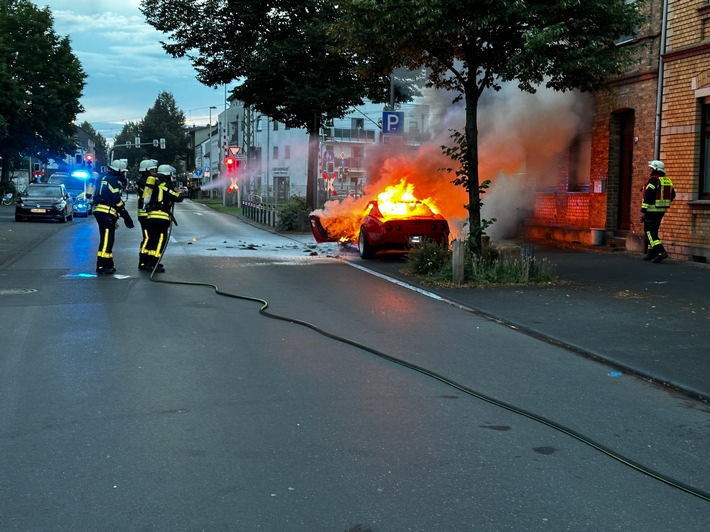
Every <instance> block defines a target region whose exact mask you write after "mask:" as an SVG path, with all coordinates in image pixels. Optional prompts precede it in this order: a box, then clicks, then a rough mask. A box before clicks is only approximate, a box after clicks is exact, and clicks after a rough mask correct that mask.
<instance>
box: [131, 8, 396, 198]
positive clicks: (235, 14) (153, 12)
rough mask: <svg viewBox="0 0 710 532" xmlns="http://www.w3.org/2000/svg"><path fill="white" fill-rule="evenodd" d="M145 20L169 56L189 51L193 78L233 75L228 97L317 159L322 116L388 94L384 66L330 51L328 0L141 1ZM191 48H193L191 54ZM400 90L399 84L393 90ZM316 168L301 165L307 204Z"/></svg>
mask: <svg viewBox="0 0 710 532" xmlns="http://www.w3.org/2000/svg"><path fill="white" fill-rule="evenodd" d="M141 11H142V12H143V14H144V15H145V16H146V19H147V21H148V23H149V24H151V25H152V26H154V27H155V28H156V29H158V30H160V31H163V32H165V33H167V34H169V36H170V42H169V43H168V42H163V48H164V49H165V50H166V52H168V53H169V54H171V55H172V56H173V57H184V56H188V57H190V59H191V61H192V64H193V66H194V67H195V69H196V70H197V72H198V74H197V79H198V80H199V81H201V82H202V83H204V84H205V85H208V86H216V85H219V84H222V83H225V84H226V83H231V82H232V81H234V80H240V84H239V85H238V86H237V87H236V88H235V89H234V91H233V95H234V96H235V97H236V98H238V99H240V100H241V101H243V102H244V104H245V105H246V106H248V107H253V108H254V109H256V110H257V111H258V112H260V113H263V114H265V115H267V116H270V117H271V118H273V119H274V120H277V121H279V122H282V123H284V124H286V125H288V126H290V127H302V128H305V129H306V130H307V131H308V134H309V139H310V144H309V145H310V151H309V158H310V160H311V161H315V160H317V154H318V135H319V132H320V128H321V124H322V122H323V120H327V119H330V118H336V117H342V116H344V115H345V114H346V112H347V110H348V109H350V108H352V107H353V106H357V105H360V104H362V99H363V97H369V98H370V99H371V100H373V101H377V102H381V101H387V100H388V99H389V90H390V81H389V72H387V73H385V74H384V75H381V76H370V78H369V81H367V82H366V81H365V80H363V79H362V78H360V77H359V76H358V74H357V71H356V66H357V58H356V57H355V56H353V55H352V54H351V53H349V52H348V51H347V50H345V51H342V52H337V51H336V48H337V44H338V36H337V35H335V34H334V35H329V34H328V33H327V31H326V29H327V28H328V27H330V26H331V25H333V24H336V23H337V21H338V20H339V17H340V13H339V11H338V7H337V5H336V4H335V3H334V2H332V1H328V0H299V1H293V0H273V1H265V0H244V1H241V2H239V6H238V9H236V8H235V2H232V1H229V0H212V1H210V2H201V3H197V2H193V1H192V0H142V1H141ZM195 51H196V52H197V54H196V55H195ZM398 94H400V96H402V97H406V95H407V94H408V92H407V89H406V87H403V88H401V90H400V91H399V92H398ZM316 187H317V168H316V167H315V164H313V163H312V164H309V165H308V181H307V193H306V199H307V204H308V206H309V208H311V209H313V208H314V207H315V203H316V199H315V193H316Z"/></svg>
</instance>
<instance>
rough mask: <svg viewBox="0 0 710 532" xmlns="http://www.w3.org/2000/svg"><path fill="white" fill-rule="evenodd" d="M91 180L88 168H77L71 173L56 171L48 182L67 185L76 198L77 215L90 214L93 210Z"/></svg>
mask: <svg viewBox="0 0 710 532" xmlns="http://www.w3.org/2000/svg"><path fill="white" fill-rule="evenodd" d="M91 180H92V176H91V173H90V172H88V171H87V170H75V171H74V172H72V173H71V174H67V173H66V172H54V173H53V174H52V175H51V176H50V177H49V181H48V182H49V184H51V185H64V186H65V187H66V189H67V192H69V195H70V196H71V197H72V199H73V200H74V214H75V215H76V216H89V215H90V214H91V210H92V202H91V200H90V199H89V197H90V195H91V194H90V193H89V192H90V188H91ZM88 193H89V194H88Z"/></svg>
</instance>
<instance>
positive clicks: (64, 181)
mask: <svg viewBox="0 0 710 532" xmlns="http://www.w3.org/2000/svg"><path fill="white" fill-rule="evenodd" d="M49 182H50V183H51V184H53V185H54V184H57V185H64V186H65V187H66V188H67V190H69V191H80V192H84V180H83V179H80V178H77V177H72V176H68V175H61V176H59V175H53V176H52V177H50V178H49Z"/></svg>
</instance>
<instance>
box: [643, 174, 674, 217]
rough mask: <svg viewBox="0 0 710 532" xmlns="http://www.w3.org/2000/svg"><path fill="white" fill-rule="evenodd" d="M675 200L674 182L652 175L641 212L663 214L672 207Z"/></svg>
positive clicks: (644, 193)
mask: <svg viewBox="0 0 710 532" xmlns="http://www.w3.org/2000/svg"><path fill="white" fill-rule="evenodd" d="M674 199H675V188H674V187H673V181H671V179H670V178H669V177H666V176H664V175H652V176H651V177H650V179H649V180H648V183H646V187H645V188H644V191H643V202H642V203H641V212H643V213H646V212H663V213H665V212H666V211H667V210H668V207H670V206H671V201H673V200H674Z"/></svg>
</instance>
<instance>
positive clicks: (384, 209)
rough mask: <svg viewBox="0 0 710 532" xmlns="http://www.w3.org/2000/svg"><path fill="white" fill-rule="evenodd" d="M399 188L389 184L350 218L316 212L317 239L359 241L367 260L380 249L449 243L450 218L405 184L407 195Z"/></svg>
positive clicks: (312, 217) (313, 224)
mask: <svg viewBox="0 0 710 532" xmlns="http://www.w3.org/2000/svg"><path fill="white" fill-rule="evenodd" d="M399 188H401V184H400V187H399ZM396 190H397V187H389V188H388V189H387V190H386V191H385V192H384V193H382V194H379V195H378V197H377V199H376V200H370V201H368V203H367V205H366V207H365V209H364V211H363V210H361V211H360V212H359V213H356V214H354V215H353V217H352V219H350V220H347V219H345V218H348V217H347V216H345V215H343V214H342V213H340V214H339V215H338V217H337V220H335V221H334V220H333V219H332V217H329V216H327V215H326V214H327V213H326V212H325V211H324V212H323V213H322V214H316V213H312V214H311V215H310V217H309V221H310V225H311V231H312V232H313V236H314V237H315V239H316V242H318V243H323V242H357V247H358V252H359V253H360V256H361V257H362V258H363V259H371V258H373V257H374V256H375V255H376V254H377V253H378V252H380V251H388V250H404V251H406V250H407V249H409V248H410V247H411V246H412V245H416V244H420V243H422V242H423V241H424V240H431V241H434V242H438V243H440V244H446V243H448V241H449V232H450V231H449V224H448V222H447V220H446V218H444V217H443V216H442V215H441V214H438V213H437V212H435V210H434V209H433V208H432V207H431V206H430V205H429V204H428V203H427V202H426V201H420V200H417V199H416V198H414V197H413V194H412V193H411V189H407V188H406V187H405V191H407V193H405V194H397V193H396Z"/></svg>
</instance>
